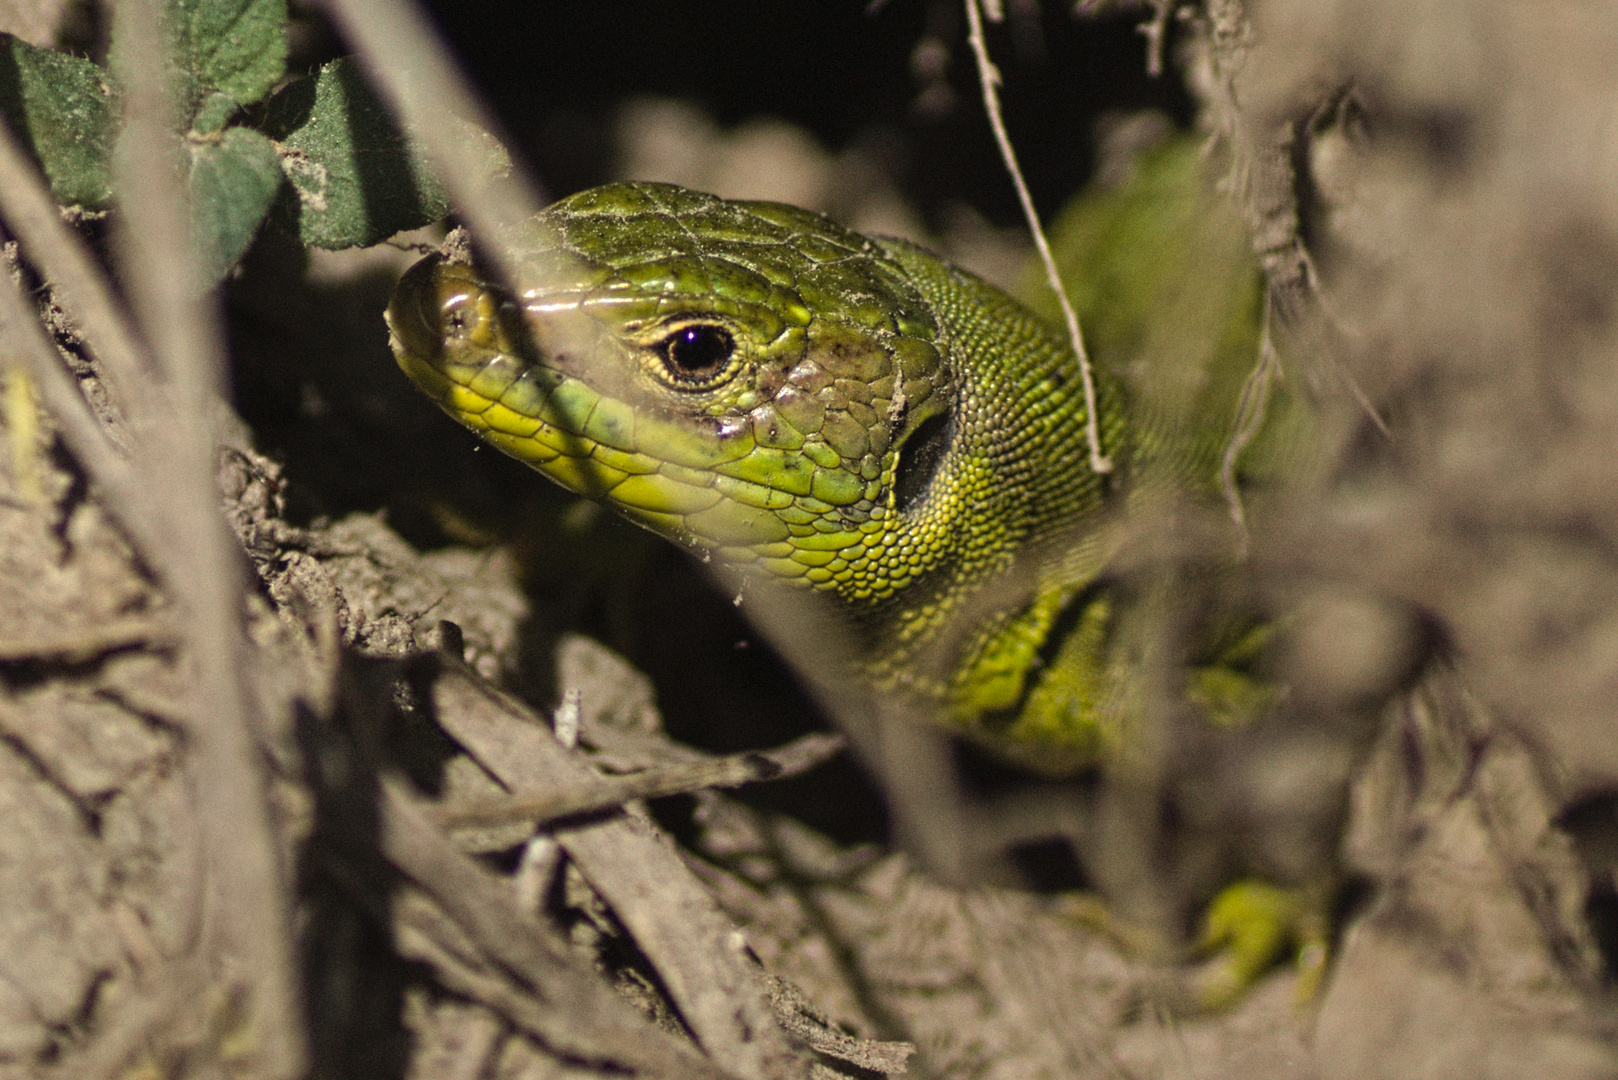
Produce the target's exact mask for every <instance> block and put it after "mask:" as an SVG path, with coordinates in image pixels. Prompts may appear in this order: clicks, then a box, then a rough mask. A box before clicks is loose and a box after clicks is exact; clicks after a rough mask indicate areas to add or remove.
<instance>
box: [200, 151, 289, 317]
mask: <svg viewBox="0 0 1618 1080" xmlns="http://www.w3.org/2000/svg"><path fill="white" fill-rule="evenodd" d="M281 181H282V176H281V162H280V159H279V158H278V157H277V156H276V153H275V146H274V144H273V143H271V142H270V140H269V139H267V138H265V137H264V136H263V135H262V134H260V133H259V132H257V131H254V130H253V129H251V128H243V127H233V128H227V129H226V130H225V133H224V135H223V136H222V137H221V138H220V139H219V140H218V141H217V142H207V143H200V144H192V147H191V237H192V241H193V243H194V244H195V245H196V248H197V259H198V262H199V265H200V268H201V273H202V274H203V275H204V283H205V284H208V285H212V284H213V283H215V282H217V281H218V280H219V279H220V278H222V277H224V275H225V274H226V273H227V272H228V271H229V270H230V268H231V267H232V266H234V265H235V264H236V260H238V259H240V258H241V257H242V255H243V254H245V253H246V251H247V248H248V246H249V245H250V244H252V242H253V237H254V236H255V235H257V233H258V227H259V224H260V223H261V222H263V220H264V215H265V214H267V213H268V212H269V209H270V205H271V203H273V202H274V201H275V194H276V192H277V191H278V190H279V189H280V187H281Z"/></svg>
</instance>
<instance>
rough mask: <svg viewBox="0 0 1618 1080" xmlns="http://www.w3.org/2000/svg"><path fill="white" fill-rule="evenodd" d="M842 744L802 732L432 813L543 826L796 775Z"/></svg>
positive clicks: (441, 817) (443, 820) (453, 820)
mask: <svg viewBox="0 0 1618 1080" xmlns="http://www.w3.org/2000/svg"><path fill="white" fill-rule="evenodd" d="M842 748H843V740H842V739H840V738H838V737H836V736H834V735H806V736H804V737H803V738H801V739H798V740H795V741H794V742H792V743H789V744H788V745H786V746H782V747H778V748H776V749H774V750H756V751H750V752H748V753H744V754H732V755H730V756H728V757H722V758H715V759H713V760H711V761H703V762H697V763H693V764H680V765H665V766H662V767H654V768H650V769H646V770H645V771H643V772H637V773H630V774H628V775H624V776H598V777H596V778H594V779H591V780H588V781H587V782H585V783H583V784H580V785H578V786H576V787H572V788H565V789H561V790H554V791H544V792H534V793H531V794H518V795H514V796H511V797H509V798H496V799H480V800H478V801H476V802H473V801H470V800H468V801H466V802H463V803H459V804H455V805H448V806H442V807H438V808H436V809H435V811H434V816H435V817H436V818H437V819H438V821H439V823H440V824H441V825H442V826H443V827H445V828H449V829H455V828H466V827H471V826H490V825H509V824H516V823H518V822H527V823H530V824H535V825H538V824H544V823H545V822H549V821H555V820H557V819H559V818H565V817H574V816H577V815H581V814H590V813H595V812H598V811H602V810H610V809H612V808H614V807H617V806H622V805H623V804H624V803H626V802H629V801H630V800H632V799H658V798H664V797H666V796H669V795H689V794H691V793H692V792H696V791H702V790H704V789H706V788H733V787H740V786H741V785H743V784H750V783H754V782H756V781H759V780H776V779H781V778H784V777H788V776H795V775H796V774H798V773H801V772H803V771H805V770H806V769H810V768H813V767H814V766H816V765H818V764H820V763H821V762H822V761H825V760H826V759H827V758H829V757H830V756H831V755H833V754H835V753H836V752H837V751H839V750H841V749H842Z"/></svg>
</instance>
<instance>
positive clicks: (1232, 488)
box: [1219, 289, 1281, 559]
mask: <svg viewBox="0 0 1618 1080" xmlns="http://www.w3.org/2000/svg"><path fill="white" fill-rule="evenodd" d="M1280 373H1281V359H1280V357H1279V356H1277V355H1276V352H1275V342H1274V341H1273V340H1272V339H1271V337H1270V293H1269V290H1267V289H1266V290H1265V292H1264V322H1263V327H1262V329H1261V330H1260V336H1259V343H1258V363H1256V364H1254V365H1253V370H1252V371H1251V372H1249V373H1248V376H1247V381H1246V382H1245V383H1243V384H1242V396H1241V398H1240V399H1238V401H1237V402H1236V426H1235V429H1234V430H1232V431H1231V433H1230V441H1229V442H1227V443H1226V444H1225V455H1224V457H1223V458H1222V459H1221V461H1220V463H1219V490H1220V491H1222V492H1223V493H1224V496H1225V506H1226V508H1227V509H1228V510H1229V511H1230V520H1231V521H1233V522H1234V523H1235V525H1236V534H1237V541H1236V542H1237V551H1238V557H1239V558H1244V559H1245V558H1246V557H1247V545H1248V540H1249V537H1248V534H1247V513H1246V511H1245V510H1244V509H1243V508H1242V493H1241V491H1240V490H1238V489H1237V487H1236V462H1237V459H1238V458H1240V457H1241V455H1242V451H1243V450H1245V449H1247V445H1248V443H1250V442H1252V441H1253V437H1254V436H1256V435H1257V434H1258V433H1259V429H1260V428H1262V427H1263V426H1264V417H1265V414H1266V412H1267V411H1268V408H1269V404H1270V388H1271V386H1273V385H1274V382H1275V378H1276V376H1278V375H1279V374H1280Z"/></svg>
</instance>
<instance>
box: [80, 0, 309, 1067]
mask: <svg viewBox="0 0 1618 1080" xmlns="http://www.w3.org/2000/svg"><path fill="white" fill-rule="evenodd" d="M112 14H113V24H114V36H115V37H116V38H117V39H118V40H119V41H120V42H121V43H122V47H121V48H120V49H118V50H116V52H115V56H114V61H115V63H114V73H115V75H116V76H117V77H118V79H119V81H120V83H121V84H122V86H123V90H124V93H123V110H124V124H123V128H122V130H121V132H120V134H119V136H118V140H117V143H116V146H115V151H114V176H115V187H116V189H117V191H118V192H119V207H120V217H119V232H118V240H119V244H118V253H119V256H120V259H119V262H120V269H121V271H122V273H123V275H124V278H125V280H126V282H127V284H128V287H129V293H130V297H131V299H132V301H133V305H134V308H135V311H136V314H137V316H138V318H139V321H140V324H141V330H142V336H143V337H144V339H145V340H146V341H147V342H148V343H150V345H151V346H152V351H153V355H154V357H155V358H156V359H157V361H158V366H159V367H160V369H161V370H162V372H163V373H164V374H165V375H166V376H167V377H168V384H169V385H168V390H169V393H168V394H166V395H161V398H162V399H163V400H164V401H165V403H166V404H168V405H170V406H171V407H170V408H168V409H166V410H164V413H163V414H162V415H152V416H140V415H130V421H131V424H130V426H131V428H132V429H133V430H134V431H136V432H138V433H141V434H142V435H143V436H144V437H143V438H142V440H141V442H140V444H139V445H138V446H137V448H136V466H137V468H138V469H139V470H140V472H141V478H142V488H143V490H144V491H145V492H146V493H147V494H148V495H149V497H150V498H152V499H153V500H154V501H155V503H156V506H157V509H158V512H157V515H156V517H157V521H156V522H154V523H152V524H155V525H158V526H160V528H161V534H160V535H159V536H156V537H153V536H152V535H151V534H150V533H148V534H146V536H145V537H143V539H150V540H151V543H150V544H149V545H148V544H143V550H142V554H143V555H144V556H145V557H146V558H147V559H148V560H149V561H150V563H151V564H152V565H153V566H155V567H157V568H158V570H159V573H160V574H161V576H162V577H163V579H164V581H165V583H166V584H167V585H168V587H169V589H170V590H171V591H172V593H173V594H174V596H175V598H176V599H177V600H178V601H179V603H180V604H181V606H182V607H183V608H184V610H185V612H186V615H187V626H188V628H189V631H190V633H189V637H188V642H187V646H188V647H187V649H186V653H187V656H188V657H189V659H190V660H191V662H192V663H193V664H194V665H195V668H196V677H195V681H194V683H193V687H192V689H193V693H194V694H195V695H196V697H195V700H196V702H197V708H196V715H197V716H199V717H200V718H202V721H203V722H201V723H198V724H196V725H194V726H193V727H191V728H190V729H189V730H188V733H187V734H188V736H189V739H190V741H191V743H192V746H191V752H190V754H189V755H188V759H187V760H188V765H189V767H190V770H191V775H192V783H193V790H194V792H195V799H196V804H197V819H198V821H199V822H200V823H201V827H202V833H203V837H204V843H205V846H206V849H207V853H208V864H209V869H210V871H211V875H210V879H211V880H210V883H211V885H212V887H213V889H214V890H215V891H216V892H217V894H218V896H219V901H220V902H219V911H220V913H221V917H220V920H219V925H218V937H217V939H216V940H215V942H213V943H212V947H213V948H215V949H218V950H219V953H220V955H221V958H224V957H228V958H229V960H230V962H231V963H232V965H234V967H235V969H236V970H239V971H241V972H242V973H243V974H242V975H241V976H240V977H241V978H242V979H243V980H244V981H245V982H246V983H247V984H248V985H249V986H250V987H251V988H252V991H253V998H252V1000H253V1011H254V1015H255V1018H256V1019H255V1024H254V1026H255V1030H256V1042H257V1045H256V1048H255V1055H254V1057H255V1065H256V1066H257V1068H256V1070H255V1071H256V1072H257V1073H258V1075H261V1076H264V1077H290V1076H294V1075H297V1074H298V1073H300V1072H301V1071H302V1069H303V1062H304V1057H305V1048H304V1045H303V1034H302V1027H303V1025H302V1019H301V1014H300V1010H299V1006H298V1003H297V980H296V978H295V976H294V974H293V963H292V949H291V940H290V939H291V921H290V918H289V915H288V911H287V900H286V886H285V882H284V881H283V880H282V876H281V872H280V867H279V865H278V862H277V853H276V848H275V845H274V842H273V839H272V834H271V830H270V823H269V816H268V810H267V807H266V802H265V792H264V785H263V778H262V774H261V763H260V760H259V757H258V754H257V751H256V747H255V745H254V736H253V732H254V729H255V726H256V725H255V717H254V715H253V705H252V703H251V699H250V697H249V695H248V693H247V689H246V687H245V686H244V685H243V682H242V679H243V675H242V671H243V664H242V658H243V656H244V654H245V650H246V643H245V641H244V639H243V634H242V617H243V606H242V604H243V598H242V589H241V583H242V580H243V572H242V571H243V567H242V558H241V552H240V549H239V548H238V547H237V545H236V542H235V539H234V537H233V536H232V535H231V533H230V531H229V529H228V527H227V526H226V524H225V521H224V517H223V515H222V513H221V510H220V506H219V493H218V489H217V487H216V485H215V482H214V444H213V438H212V434H211V431H210V427H209V420H210V418H211V417H212V416H213V415H214V414H215V410H216V409H217V407H218V404H217V393H218V387H219V386H220V385H221V371H222V367H223V364H222V357H221V355H220V344H219V340H218V329H217V324H216V319H215V312H214V311H213V309H212V305H211V304H210V302H209V300H208V298H207V297H206V296H205V295H204V294H203V293H202V291H201V289H200V288H199V287H198V282H197V278H196V269H195V266H194V258H193V254H192V250H191V244H190V237H189V228H188V225H189V213H188V210H187V203H186V196H185V193H184V190H183V188H182V187H181V182H180V178H179V177H178V176H177V175H176V173H175V170H174V168H173V161H174V151H175V146H174V139H175V136H174V134H173V125H172V122H171V120H172V118H171V116H170V109H171V107H170V101H171V100H172V99H171V98H170V96H169V92H168V87H167V85H166V81H167V78H168V72H167V70H166V69H165V63H164V60H163V58H164V57H166V56H168V55H169V52H168V50H167V49H166V48H165V47H164V46H165V44H166V43H165V42H164V40H163V38H162V31H161V27H163V26H164V25H165V22H164V15H163V10H162V7H161V5H160V4H158V3H155V2H153V0H128V2H125V3H120V4H118V5H117V6H116V7H115V8H114V9H113V13H112ZM159 396H160V395H153V398H154V399H156V398H158V397H159ZM134 404H136V403H132V402H124V403H122V405H123V408H124V409H125V411H126V415H128V413H129V409H130V408H131V406H132V405H134ZM140 404H145V403H144V402H142V403H140Z"/></svg>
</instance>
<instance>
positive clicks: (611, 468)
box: [387, 184, 956, 603]
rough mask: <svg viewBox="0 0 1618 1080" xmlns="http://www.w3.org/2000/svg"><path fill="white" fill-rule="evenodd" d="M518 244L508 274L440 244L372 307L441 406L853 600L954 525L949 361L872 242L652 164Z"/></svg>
mask: <svg viewBox="0 0 1618 1080" xmlns="http://www.w3.org/2000/svg"><path fill="white" fill-rule="evenodd" d="M525 243H526V244H527V250H526V251H525V252H524V260H525V261H524V267H525V273H524V279H523V281H522V282H521V283H520V287H519V290H518V291H516V292H515V293H507V292H504V291H502V290H501V289H500V288H498V287H497V286H495V285H494V284H491V283H490V282H489V281H487V280H485V279H484V278H483V277H482V276H481V275H480V274H479V272H478V271H477V270H476V269H475V268H474V267H473V266H472V265H470V264H467V263H464V262H455V261H450V260H448V259H446V258H444V257H442V256H437V255H434V256H429V257H428V258H426V259H424V260H422V261H421V262H420V263H418V264H417V265H416V266H415V267H413V268H412V269H411V270H410V271H409V272H408V273H407V274H406V275H405V276H404V278H403V280H401V281H400V283H399V286H398V288H397V290H396V291H395V293H394V295H393V299H392V301H391V302H390V304H389V306H388V313H387V318H388V325H389V328H390V330H391V339H392V345H393V350H394V353H395V356H396V357H397V359H398V362H399V365H400V366H401V367H402V368H403V369H404V371H405V373H406V374H407V375H409V376H410V378H411V379H412V380H414V381H415V382H416V383H417V384H418V385H419V386H420V387H421V388H422V389H423V390H425V391H426V392H427V393H428V394H429V395H430V396H432V397H433V398H434V399H435V400H437V401H438V403H439V404H440V405H441V406H442V407H443V408H444V409H445V410H446V411H448V412H449V413H450V414H451V415H452V416H454V417H455V418H456V419H457V420H459V421H461V422H462V423H463V424H465V425H466V426H468V427H470V428H472V429H473V430H474V431H476V432H478V433H479V434H480V435H481V436H482V437H483V438H484V439H485V440H487V441H488V442H490V443H492V444H494V445H495V446H497V447H499V448H500V449H501V450H504V451H505V452H506V453H508V454H511V455H512V456H514V457H517V458H519V459H521V460H522V461H525V462H527V463H528V464H530V465H532V466H533V467H534V468H536V469H538V470H539V471H540V472H542V473H544V474H545V475H547V476H549V477H550V478H551V479H553V480H555V481H557V482H558V483H560V484H562V485H563V486H564V487H567V488H569V489H571V490H573V491H575V492H578V493H580V494H582V495H587V496H590V497H592V498H597V499H600V500H602V501H604V502H607V503H608V504H610V505H612V506H614V507H615V508H616V509H617V510H618V511H620V512H621V513H623V514H624V515H625V516H627V517H629V518H630V519H632V520H634V521H636V522H639V523H640V524H642V525H644V526H646V527H648V528H650V529H652V530H653V531H655V532H658V533H661V534H662V535H664V536H666V537H669V538H670V539H673V540H675V541H677V542H681V543H684V544H687V545H689V546H692V547H698V548H701V549H704V550H707V551H711V552H713V553H714V554H716V555H717V556H719V557H721V558H723V559H726V560H728V561H731V562H733V563H752V564H757V565H760V566H762V567H764V568H766V569H767V570H769V571H770V572H772V573H774V574H775V575H778V576H780V577H784V578H789V579H791V580H794V581H796V582H799V583H802V584H806V585H812V586H815V587H818V588H820V589H824V590H829V591H833V592H835V593H837V594H839V595H840V596H841V597H842V598H843V599H844V600H846V601H850V602H855V603H858V602H867V601H868V602H877V601H880V600H882V599H884V598H886V597H888V596H891V595H893V594H894V593H895V592H896V591H897V590H899V589H902V588H904V587H905V586H906V585H907V584H908V583H909V582H910V581H911V580H913V579H914V578H915V577H917V576H918V575H920V574H922V573H925V572H926V570H927V569H928V568H929V557H928V552H929V551H930V550H935V549H942V548H943V547H945V546H946V545H944V544H943V543H940V542H939V539H938V538H939V532H938V530H939V529H940V528H943V527H945V524H947V523H944V522H943V521H942V519H941V516H940V512H939V509H940V508H939V507H937V506H933V505H932V504H935V503H937V502H938V501H939V500H938V499H937V498H935V497H932V496H930V495H929V494H928V493H927V488H928V487H929V483H928V481H929V480H930V479H931V477H932V474H933V472H935V471H936V470H937V469H938V467H939V460H940V458H941V456H942V453H943V450H944V448H945V447H946V444H947V443H948V441H949V430H948V429H949V425H950V424H951V423H952V420H951V415H950V414H951V395H952V393H953V390H954V387H955V384H956V376H955V373H954V372H953V371H952V370H951V366H950V362H949V360H948V356H949V353H950V351H949V348H948V347H947V342H946V340H945V336H946V335H945V331H944V330H943V329H942V328H941V327H940V325H939V323H938V321H937V319H936V318H935V317H934V314H933V311H932V309H931V308H930V307H929V305H928V304H927V303H926V302H925V300H924V299H923V297H922V295H921V294H920V293H919V292H918V291H917V290H916V288H915V286H914V284H912V282H911V280H910V278H909V277H908V276H907V275H906V273H905V272H904V271H903V269H901V267H900V266H899V265H898V264H897V263H895V262H894V261H893V260H892V259H890V258H889V257H888V255H887V253H886V251H885V249H884V248H883V247H882V246H879V245H878V244H877V243H875V242H873V241H870V240H867V239H865V238H864V237H862V236H859V235H857V234H854V233H851V232H849V231H847V230H845V229H843V228H841V227H840V226H838V225H836V224H834V223H833V222H831V221H829V220H827V219H825V218H823V217H821V216H819V215H816V214H813V213H810V212H808V211H804V210H799V209H795V208H793V207H789V206H783V205H779V204H775V203H750V202H728V201H724V200H721V199H718V198H715V197H713V196H710V195H703V194H699V193H696V192H692V191H687V190H684V189H682V188H676V187H670V186H666V185H660V184H613V185H609V186H606V187H601V188H595V189H592V190H590V191H586V192H583V193H581V194H578V195H575V196H573V197H571V198H568V199H565V200H563V201H561V202H559V203H556V204H554V205H553V206H551V207H550V208H548V209H547V210H546V211H545V212H543V213H542V214H540V215H539V216H538V217H537V218H536V219H535V220H534V221H533V222H532V223H531V231H530V232H529V234H528V236H527V237H526V240H525ZM929 507H931V509H930V510H929Z"/></svg>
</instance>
